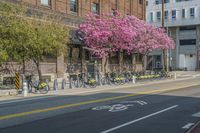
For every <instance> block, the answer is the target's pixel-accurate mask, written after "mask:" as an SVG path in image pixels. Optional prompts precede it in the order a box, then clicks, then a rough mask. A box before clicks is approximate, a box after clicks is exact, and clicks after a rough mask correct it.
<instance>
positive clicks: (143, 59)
mask: <svg viewBox="0 0 200 133" xmlns="http://www.w3.org/2000/svg"><path fill="white" fill-rule="evenodd" d="M146 58H147V55H146V54H144V55H143V57H142V71H143V72H144V71H146V66H147V62H146V61H147V59H146Z"/></svg>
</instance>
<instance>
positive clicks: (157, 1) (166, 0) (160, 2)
mask: <svg viewBox="0 0 200 133" xmlns="http://www.w3.org/2000/svg"><path fill="white" fill-rule="evenodd" d="M169 2H170V1H169V0H164V3H169ZM155 4H156V5H158V4H162V0H155Z"/></svg>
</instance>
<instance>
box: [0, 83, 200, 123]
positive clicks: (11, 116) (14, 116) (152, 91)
mask: <svg viewBox="0 0 200 133" xmlns="http://www.w3.org/2000/svg"><path fill="white" fill-rule="evenodd" d="M196 85H199V84H192V85H188V86H179V87H176V88H171V89H158V90H151V91H143V92H138V93H134V94H127V95H123V96H116V97H109V98H103V99H97V100H90V101H85V102H79V103H74V104H66V105H62V106H56V107H50V108H46V109H37V110H32V111H27V112H21V113H16V114H8V115H4V116H0V120H6V119H11V118H17V117H22V116H27V115H32V114H38V113H44V112H48V111H53V110H59V109H64V108H69V107H76V106H81V105H87V104H92V103H100V102H106V101H112V100H119V99H123V98H128V97H133V96H138V95H143V94H153V93H161V92H167V91H175V90H180V89H183V88H187V87H191V86H196Z"/></svg>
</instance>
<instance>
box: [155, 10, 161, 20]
mask: <svg viewBox="0 0 200 133" xmlns="http://www.w3.org/2000/svg"><path fill="white" fill-rule="evenodd" d="M156 17H157V20H158V21H160V20H161V12H160V11H159V12H157V13H156Z"/></svg>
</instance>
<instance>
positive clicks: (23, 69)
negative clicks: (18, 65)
mask: <svg viewBox="0 0 200 133" xmlns="http://www.w3.org/2000/svg"><path fill="white" fill-rule="evenodd" d="M25 69H26V66H25V60H24V59H23V61H22V74H25Z"/></svg>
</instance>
